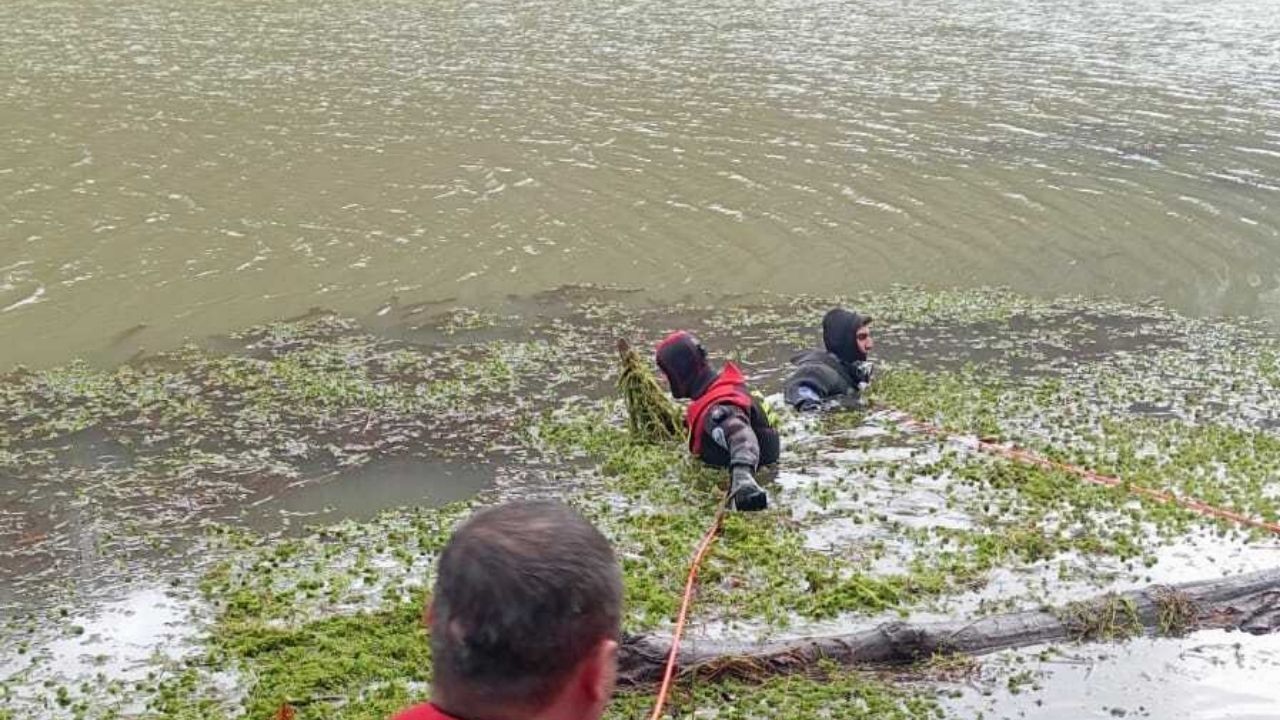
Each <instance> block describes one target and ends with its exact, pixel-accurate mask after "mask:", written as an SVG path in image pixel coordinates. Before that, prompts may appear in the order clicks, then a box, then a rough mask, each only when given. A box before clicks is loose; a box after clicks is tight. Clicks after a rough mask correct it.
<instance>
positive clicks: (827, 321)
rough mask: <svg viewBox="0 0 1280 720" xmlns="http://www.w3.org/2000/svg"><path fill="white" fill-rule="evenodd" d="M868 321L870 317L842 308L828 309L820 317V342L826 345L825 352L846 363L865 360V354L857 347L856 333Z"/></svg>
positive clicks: (850, 363)
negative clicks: (824, 314)
mask: <svg viewBox="0 0 1280 720" xmlns="http://www.w3.org/2000/svg"><path fill="white" fill-rule="evenodd" d="M870 322H871V318H869V317H863V316H861V315H859V314H858V313H855V312H849V311H848V310H845V309H844V308H835V309H833V310H830V311H828V312H827V314H826V316H824V317H823V318H822V342H823V344H824V345H826V346H827V352H829V353H831V354H832V355H835V356H836V357H838V358H840V362H842V363H845V364H847V365H852V364H853V363H855V362H862V361H864V360H866V359H867V354H866V353H864V352H862V351H861V350H859V349H858V338H857V334H858V330H859V329H861V328H862V327H863V326H864V325H867V324H869V323H870Z"/></svg>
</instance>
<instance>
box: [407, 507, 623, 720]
mask: <svg viewBox="0 0 1280 720" xmlns="http://www.w3.org/2000/svg"><path fill="white" fill-rule="evenodd" d="M621 618H622V570H621V568H620V567H619V565H618V561H617V559H616V558H615V556H614V553H613V549H612V548H611V547H610V546H609V543H608V541H607V540H605V538H604V536H603V535H601V534H600V532H599V531H598V530H596V528H595V527H593V526H592V525H591V523H589V522H588V521H587V520H586V519H584V518H583V517H582V516H581V515H579V514H578V513H577V512H575V511H573V510H571V509H570V508H569V507H567V506H565V505H562V504H560V503H555V502H520V503H510V504H507V505H500V506H497V507H493V508H489V509H486V510H482V511H480V512H478V513H476V514H475V515H474V516H473V517H472V518H471V519H470V520H468V521H467V522H465V523H464V524H463V525H462V526H461V527H459V528H458V530H457V531H456V532H455V533H454V535H453V537H452V538H450V539H449V542H448V543H447V544H446V545H445V548H444V550H443V552H442V553H441V554H440V560H439V565H438V568H437V575H436V582H435V589H434V595H433V597H432V599H431V601H430V604H429V605H428V609H427V623H428V625H429V628H430V632H431V662H432V666H433V667H432V678H431V700H430V702H427V703H423V704H421V705H417V706H414V707H411V708H409V709H407V710H404V711H401V712H400V713H399V714H397V715H396V716H395V718H394V720H598V719H599V718H600V717H601V716H602V715H603V714H604V710H605V707H606V705H607V704H608V701H609V698H610V697H611V696H612V694H613V688H614V682H615V680H616V676H617V661H618V641H619V638H620V636H621Z"/></svg>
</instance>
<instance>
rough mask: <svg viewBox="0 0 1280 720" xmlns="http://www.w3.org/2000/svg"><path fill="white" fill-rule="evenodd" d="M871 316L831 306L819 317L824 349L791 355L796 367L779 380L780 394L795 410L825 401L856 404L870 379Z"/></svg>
mask: <svg viewBox="0 0 1280 720" xmlns="http://www.w3.org/2000/svg"><path fill="white" fill-rule="evenodd" d="M870 325H871V318H869V317H864V316H862V315H859V314H857V313H855V312H850V311H848V310H845V309H844V308H834V309H832V310H830V311H828V312H827V314H826V316H824V317H823V318H822V343H823V345H825V346H826V349H824V350H808V351H806V352H802V353H800V354H799V355H796V356H795V357H793V358H791V362H792V363H793V364H795V365H796V369H795V370H794V371H792V373H791V375H790V376H789V377H788V378H787V380H786V382H785V383H784V384H783V388H782V396H783V399H784V400H786V403H787V404H788V405H790V406H791V407H793V408H796V409H797V410H802V411H812V410H820V409H822V407H823V406H824V405H827V404H838V405H841V406H849V405H856V404H857V403H858V401H859V396H860V395H861V392H862V390H863V389H865V388H866V387H867V385H868V384H869V383H870V382H871V373H872V367H871V363H870V362H868V360H867V353H869V352H871V349H872V348H873V347H875V343H874V342H873V341H872V340H871V328H870Z"/></svg>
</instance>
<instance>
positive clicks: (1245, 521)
mask: <svg viewBox="0 0 1280 720" xmlns="http://www.w3.org/2000/svg"><path fill="white" fill-rule="evenodd" d="M903 424H904V425H907V426H910V427H916V428H919V429H921V430H923V431H924V432H927V433H929V434H930V435H935V436H938V437H950V436H951V435H952V433H949V432H947V431H946V430H943V429H942V428H940V427H938V426H937V425H932V424H930V423H927V422H924V421H922V420H916V419H914V418H911V417H907V419H906V420H905V421H904V422H903ZM977 445H978V449H979V450H985V451H986V452H989V453H991V454H993V455H999V456H1001V457H1006V458H1009V459H1011V460H1017V461H1019V462H1023V463H1026V464H1027V465H1035V466H1037V467H1042V468H1046V469H1049V470H1061V471H1063V472H1066V473H1070V474H1072V475H1075V476H1076V477H1079V478H1080V479H1082V480H1084V481H1085V482H1089V483H1093V484H1094V485H1105V486H1107V487H1121V486H1123V487H1124V488H1125V489H1127V490H1128V491H1129V492H1131V493H1133V494H1135V495H1141V496H1143V497H1147V498H1150V499H1152V500H1158V501H1160V502H1165V503H1172V504H1174V505H1179V506H1181V507H1184V508H1186V509H1188V510H1191V511H1192V512H1196V513H1199V514H1201V515H1205V516H1207V517H1216V518H1221V519H1223V520H1230V521H1232V522H1235V523H1239V524H1241V525H1245V526H1248V527H1255V528H1261V529H1263V530H1269V531H1271V532H1273V533H1275V534H1277V535H1280V523H1274V522H1268V521H1266V520H1259V519H1258V518H1253V517H1249V516H1248V515H1245V514H1243V513H1238V512H1236V511H1234V510H1227V509H1226V508H1221V507H1218V506H1216V505H1210V504H1209V503H1207V502H1204V501H1202V500H1196V499H1195V498H1183V497H1178V496H1177V495H1174V494H1172V493H1169V492H1165V491H1163V490H1155V489H1153V488H1149V487H1143V486H1141V485H1132V484H1130V485H1126V484H1125V483H1124V481H1123V480H1121V479H1120V478H1118V477H1115V476H1112V475H1103V474H1102V473H1098V472H1095V471H1093V470H1089V469H1088V468H1082V467H1080V466H1079V465H1072V464H1071V463H1064V462H1059V461H1057V460H1050V459H1049V458H1046V457H1042V456H1040V455H1036V454H1035V453H1033V452H1030V451H1029V450H1023V449H1021V448H1018V447H1009V446H1005V445H998V444H996V443H993V442H988V441H986V440H983V439H982V438H977Z"/></svg>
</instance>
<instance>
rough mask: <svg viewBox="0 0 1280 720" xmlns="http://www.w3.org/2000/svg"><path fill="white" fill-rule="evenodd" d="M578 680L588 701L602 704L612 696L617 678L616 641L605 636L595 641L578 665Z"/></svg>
mask: <svg viewBox="0 0 1280 720" xmlns="http://www.w3.org/2000/svg"><path fill="white" fill-rule="evenodd" d="M578 679H579V681H580V682H581V683H582V691H583V693H584V694H585V695H586V699H587V701H588V702H591V703H593V704H603V703H607V702H609V698H611V697H613V687H614V684H615V683H616V682H617V679H618V641H617V640H614V639H613V638H605V639H603V640H601V641H600V642H598V643H596V646H595V647H594V648H592V650H591V652H590V653H589V654H588V655H587V657H586V658H585V659H584V660H583V661H582V665H581V666H580V667H579V675H578Z"/></svg>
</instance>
